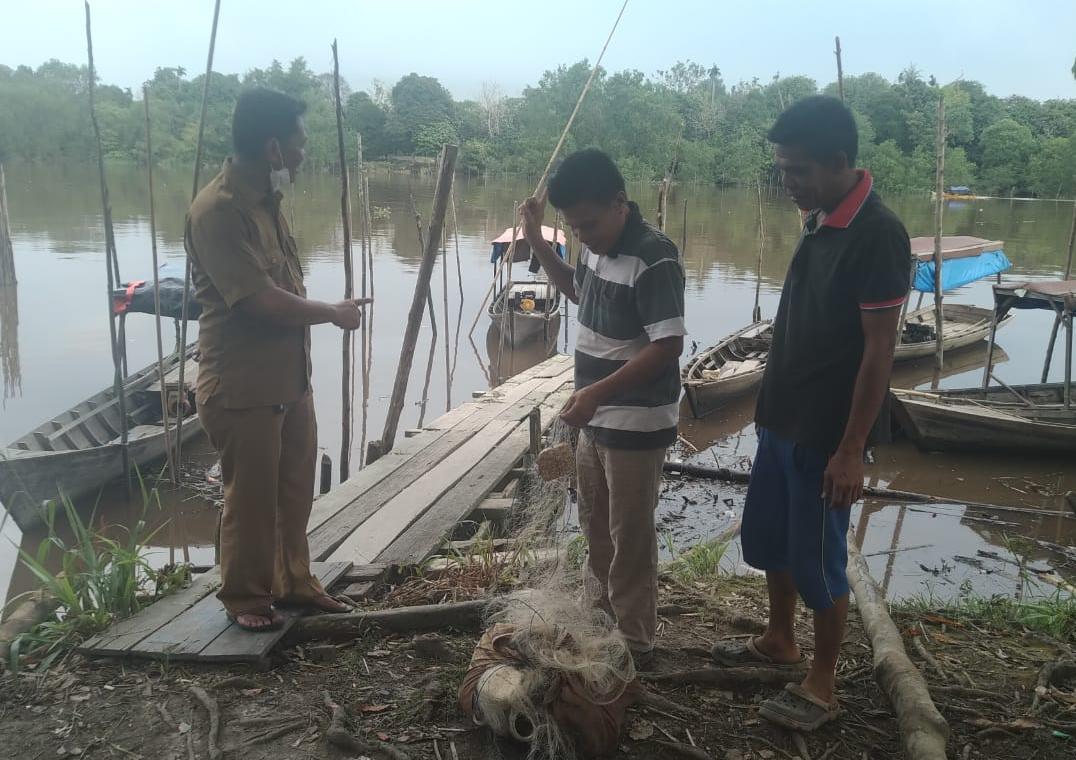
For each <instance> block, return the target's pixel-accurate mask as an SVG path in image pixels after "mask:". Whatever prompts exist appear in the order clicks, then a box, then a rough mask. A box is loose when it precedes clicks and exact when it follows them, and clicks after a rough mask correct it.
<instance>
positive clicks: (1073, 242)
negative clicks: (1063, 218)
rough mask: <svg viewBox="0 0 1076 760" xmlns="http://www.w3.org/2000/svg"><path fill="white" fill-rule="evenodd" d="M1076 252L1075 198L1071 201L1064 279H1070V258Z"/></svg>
mask: <svg viewBox="0 0 1076 760" xmlns="http://www.w3.org/2000/svg"><path fill="white" fill-rule="evenodd" d="M1074 254H1076V200H1074V201H1073V202H1072V226H1071V227H1070V228H1069V257H1068V261H1067V262H1065V279H1066V280H1069V279H1072V259H1073V255H1074Z"/></svg>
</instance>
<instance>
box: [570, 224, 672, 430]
mask: <svg viewBox="0 0 1076 760" xmlns="http://www.w3.org/2000/svg"><path fill="white" fill-rule="evenodd" d="M628 206H629V208H630V213H629V215H628V220H627V224H626V225H625V227H624V232H623V233H622V234H621V237H620V240H618V241H617V244H616V245H615V246H614V248H613V250H612V251H610V252H609V253H608V254H605V255H598V254H596V253H594V252H593V251H590V250H589V249H587V248H585V247H584V248H583V251H582V254H581V255H580V258H579V263H578V265H576V268H575V291H576V294H577V295H578V297H579V333H578V338H577V340H576V345H575V387H576V388H585V387H586V386H588V385H590V384H592V383H595V382H598V381H599V380H602V379H604V378H606V377H608V376H609V375H611V374H613V373H614V372H616V371H617V370H618V369H620V368H621V367H623V366H624V365H625V364H627V363H628V361H629V360H631V359H632V358H634V357H635V356H636V355H637V354H638V353H639V352H640V351H641V350H642V349H643V348H645V347H646V346H647V344H649V343H650V342H651V341H655V340H660V339H662V338H672V337H677V336H682V335H685V334H686V331H685V329H684V268H683V266H682V265H681V263H680V252H679V251H678V250H677V248H676V245H675V244H674V243H673V242H672V241H671V240H669V238H667V237H665V235H664V234H662V233H661V232H660V231H659V230H658V229H657V228H656V227H653V226H651V225H650V224H648V223H647V222H646V221H645V220H644V219H643V217H642V215H641V214H640V213H639V207H638V205H636V204H635V203H629V204H628ZM679 400H680V367H679V361H678V360H677V359H672V360H670V362H669V365H668V366H667V367H666V368H665V369H663V370H662V371H661V374H660V375H658V376H657V377H656V378H654V379H653V380H652V381H650V382H648V383H647V384H646V385H644V386H642V387H639V388H632V389H630V390H628V391H625V392H623V393H621V394H618V395H616V396H614V397H612V398H608V399H606V400H605V402H604V403H602V404H601V405H600V406H599V407H598V410H597V412H596V413H595V415H594V418H593V419H592V420H591V421H590V424H589V426H588V427H587V432H588V433H589V434H590V436H591V438H592V439H593V440H594V441H595V443H598V444H601V445H604V446H609V447H610V448H617V449H657V448H663V447H665V446H669V445H671V444H672V443H673V442H674V441H675V440H676V425H677V419H678V418H679V414H680V406H679Z"/></svg>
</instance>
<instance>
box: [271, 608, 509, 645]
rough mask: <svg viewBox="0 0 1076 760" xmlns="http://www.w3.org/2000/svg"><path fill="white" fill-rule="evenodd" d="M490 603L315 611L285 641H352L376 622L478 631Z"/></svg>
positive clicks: (401, 629)
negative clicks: (365, 610)
mask: <svg viewBox="0 0 1076 760" xmlns="http://www.w3.org/2000/svg"><path fill="white" fill-rule="evenodd" d="M488 605H489V601H488V600H481V599H478V600H472V601H467V602H453V603H451V604H425V605H421V606H418V607H400V608H397V609H388V610H372V611H370V612H345V613H340V614H333V615H315V616H313V617H305V618H299V619H298V620H296V621H295V623H294V624H293V625H292V627H291V629H290V630H289V631H288V633H287V636H286V637H285V643H288V644H291V643H295V642H299V641H308V640H311V639H318V640H323V641H348V640H351V639H354V638H355V637H356V636H358V635H360V634H361V633H364V632H365V631H366V630H368V629H369V628H371V627H375V626H376V627H378V628H383V629H385V630H387V631H392V632H394V633H406V632H412V631H432V630H438V629H441V628H456V629H459V630H465V631H477V630H479V629H480V628H481V627H482V618H483V615H484V614H485V611H486V607H487V606H488Z"/></svg>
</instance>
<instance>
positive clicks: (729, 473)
mask: <svg viewBox="0 0 1076 760" xmlns="http://www.w3.org/2000/svg"><path fill="white" fill-rule="evenodd" d="M662 470H664V471H665V472H669V473H673V474H675V475H689V476H690V477H693V478H706V479H708V480H720V481H723V482H725V483H740V484H746V483H749V482H750V481H751V473H750V472H748V471H746V470H733V469H730V468H728V467H703V466H701V465H697V464H686V463H684V462H665V463H664V464H663V465H662ZM863 495H864V496H869V497H871V498H872V499H882V500H887V501H896V502H904V503H906V504H954V505H957V506H962V507H970V508H972V509H989V510H993V511H995V512H1014V513H1017V514H1023V515H1042V516H1044V517H1060V518H1064V519H1073V518H1076V509H1074V510H1073V513H1072V514H1069V513H1068V512H1064V511H1061V510H1053V509H1032V508H1031V507H1010V506H1007V505H1005V504H983V503H982V502H978V501H964V500H962V499H959V498H950V497H947V496H932V495H930V494H926V493H916V492H915V491H897V490H894V489H892V488H879V487H878V486H870V485H864V486H863Z"/></svg>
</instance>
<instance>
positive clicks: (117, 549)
mask: <svg viewBox="0 0 1076 760" xmlns="http://www.w3.org/2000/svg"><path fill="white" fill-rule="evenodd" d="M156 498H157V494H156V491H146V490H145V489H144V490H143V514H142V516H141V517H140V519H139V520H138V521H137V522H136V523H135V525H134V526H133V527H131V528H120V527H116V526H112V527H111V529H110V531H108V533H106V532H105V531H95V530H93V529H92V528H91V527H90V525H91V523H92V522H93V517H92V516H91V517H90V519H89V520H83V518H82V517H81V515H79V513H78V511H77V510H76V509H75V507H74V504H73V503H72V502H71V500H70V499H68V498H66V497H62V498H61V499H60V501H59V503H57V502H50V503H49V504H48V505H47V506H46V507H45V522H46V526H47V528H48V535H47V537H46V538H45V539H43V540H42V541H41V543H40V544H39V546H38V548H37V551H36V552H35V553H33V554H31V553H29V552H26V551H21V552H20V554H21V561H22V563H23V564H24V565H26V567H27V568H29V570H30V572H31V573H33V575H34V577H35V578H36V579H37V581H38V582H39V583H40V585H41V587H42V589H43V590H44V592H45V593H46V594H47V595H49V596H51V597H52V598H54V599H55V600H56V601H57V602H58V603H59V607H58V609H57V612H56V614H55V615H53V616H52V617H51V618H49V619H47V620H45V621H44V622H42V623H40V624H38V625H37V626H35V627H34V628H33V629H32V630H31V631H29V632H27V633H25V634H23V635H22V636H20V637H19V638H17V639H16V640H15V641H14V642H13V643H12V647H11V663H10V664H11V667H12V669H17V668H18V665H19V658H20V656H22V657H27V656H30V657H34V658H36V659H38V660H40V663H39V665H38V669H39V670H40V669H42V668H44V667H48V664H49V663H51V662H52V660H53V659H54V658H55V657H56V656H57V655H59V654H61V653H62V652H64V651H66V650H67V649H69V648H71V647H73V646H76V645H78V644H79V643H80V642H82V641H83V640H85V639H86V638H88V637H90V636H92V635H93V634H95V633H97V632H99V631H102V630H104V629H105V628H107V627H108V626H110V625H111V624H112V623H113V622H115V621H117V620H122V619H123V618H127V617H130V616H131V615H133V614H135V613H136V612H138V611H139V610H140V609H141V608H142V606H143V604H144V603H145V602H146V601H152V600H154V599H157V598H159V597H161V596H164V595H166V594H168V593H171V592H172V591H175V590H177V589H179V588H181V587H182V586H183V585H185V583H186V582H187V581H188V580H189V571H188V568H186V567H178V568H176V567H167V568H164V569H162V570H156V569H155V568H153V567H152V566H151V565H150V564H149V562H148V561H147V560H146V558H145V547H146V545H147V544H148V543H149V541H150V540H151V539H152V538H153V533H152V532H148V531H147V526H146V520H145V509H146V506H148V505H149V504H150V503H152V502H155V501H156ZM58 516H59V517H61V518H62V519H63V520H64V521H65V522H66V524H67V525H68V527H69V529H70V531H71V534H72V537H71V539H70V540H69V541H65V540H64V539H63V538H62V537H61V535H60V533H59V532H58V531H57V529H56V520H57V517H58ZM109 533H110V534H112V535H109ZM117 536H118V537H117ZM49 568H58V569H57V570H50V569H49ZM22 598H23V597H22V596H19V597H16V598H15V599H13V600H12V601H11V603H10V604H9V606H14V605H17V604H18V603H19V602H20V601H21V600H22Z"/></svg>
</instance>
